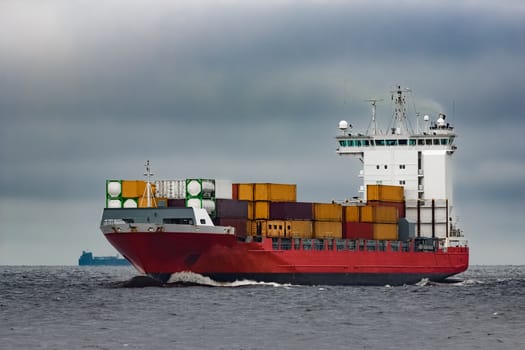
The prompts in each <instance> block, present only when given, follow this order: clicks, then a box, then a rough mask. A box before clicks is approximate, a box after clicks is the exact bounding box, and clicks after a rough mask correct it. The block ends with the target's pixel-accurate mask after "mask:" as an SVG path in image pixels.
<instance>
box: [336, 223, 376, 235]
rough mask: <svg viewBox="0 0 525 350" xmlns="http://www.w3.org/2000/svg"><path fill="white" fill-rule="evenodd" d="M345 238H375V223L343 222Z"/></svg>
mask: <svg viewBox="0 0 525 350" xmlns="http://www.w3.org/2000/svg"><path fill="white" fill-rule="evenodd" d="M343 238H347V239H374V224H372V223H369V222H343Z"/></svg>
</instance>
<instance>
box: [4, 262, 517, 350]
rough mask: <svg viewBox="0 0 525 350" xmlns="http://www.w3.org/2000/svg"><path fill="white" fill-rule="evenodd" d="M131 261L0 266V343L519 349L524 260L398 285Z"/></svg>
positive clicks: (6, 345) (125, 346)
mask: <svg viewBox="0 0 525 350" xmlns="http://www.w3.org/2000/svg"><path fill="white" fill-rule="evenodd" d="M137 275H138V273H137V272H136V271H135V270H133V269H132V268H131V267H73V266H63V267H62V266H61V267H48V266H42V267H34V266H33V267H22V266H2V267H0V349H17V350H20V349H524V348H525V331H524V330H525V266H472V267H470V268H469V270H468V271H467V272H465V273H463V274H461V275H458V276H456V277H457V278H459V280H455V281H452V282H450V283H432V282H428V281H426V280H423V281H421V282H420V283H418V284H416V285H410V286H399V287H391V286H381V287H365V286H363V287H359V286H358V287H355V286H349V287H346V286H345V287H342V286H341V287H339V286H322V285H319V286H297V285H282V284H276V283H257V282H253V281H237V282H234V283H217V282H214V281H212V280H210V279H208V278H206V277H203V276H200V275H195V274H187V273H186V274H180V275H178V276H176V277H175V278H172V280H171V281H170V283H169V284H167V285H164V286H148V287H138V286H140V285H143V284H141V283H138V282H137V278H136V276H137Z"/></svg>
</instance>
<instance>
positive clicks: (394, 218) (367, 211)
mask: <svg viewBox="0 0 525 350" xmlns="http://www.w3.org/2000/svg"><path fill="white" fill-rule="evenodd" d="M398 220H399V214H398V212H397V208H396V207H376V206H369V205H367V206H364V207H361V222H371V223H381V224H397V222H398Z"/></svg>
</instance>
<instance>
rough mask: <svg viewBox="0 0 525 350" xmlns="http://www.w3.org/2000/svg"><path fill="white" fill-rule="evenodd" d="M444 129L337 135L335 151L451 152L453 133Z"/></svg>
mask: <svg viewBox="0 0 525 350" xmlns="http://www.w3.org/2000/svg"><path fill="white" fill-rule="evenodd" d="M443 131H444V130H439V132H437V131H435V132H432V133H422V134H419V135H415V134H414V135H410V136H407V135H375V136H366V135H362V134H357V135H352V134H346V135H341V136H337V137H336V139H337V142H338V144H339V147H337V149H336V153H338V154H340V155H342V154H355V155H362V153H363V152H364V151H365V150H369V149H382V148H388V149H392V148H399V149H400V150H402V149H414V150H416V149H417V150H421V149H425V150H432V149H435V150H442V149H446V150H447V152H448V153H450V154H452V153H454V151H455V150H456V146H455V145H454V139H455V137H456V135H455V134H453V133H451V132H450V131H447V132H443Z"/></svg>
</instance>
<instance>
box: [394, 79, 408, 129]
mask: <svg viewBox="0 0 525 350" xmlns="http://www.w3.org/2000/svg"><path fill="white" fill-rule="evenodd" d="M405 91H406V92H409V91H410V90H409V89H405ZM390 92H391V94H392V100H393V101H394V105H395V107H394V115H393V116H392V124H391V127H390V133H391V134H394V135H405V134H412V130H411V128H410V125H409V124H408V119H407V110H406V107H405V104H406V98H405V95H404V94H403V90H401V86H399V85H398V86H397V89H396V90H394V91H390Z"/></svg>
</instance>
